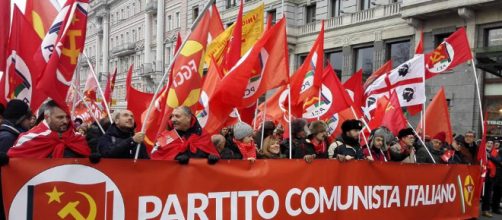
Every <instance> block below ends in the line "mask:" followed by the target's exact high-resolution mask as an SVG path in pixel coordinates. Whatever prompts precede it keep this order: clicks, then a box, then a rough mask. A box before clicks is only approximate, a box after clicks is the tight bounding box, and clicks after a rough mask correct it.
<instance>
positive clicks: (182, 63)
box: [167, 10, 210, 110]
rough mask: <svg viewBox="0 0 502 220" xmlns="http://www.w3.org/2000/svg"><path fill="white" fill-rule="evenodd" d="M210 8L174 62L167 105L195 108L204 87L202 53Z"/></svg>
mask: <svg viewBox="0 0 502 220" xmlns="http://www.w3.org/2000/svg"><path fill="white" fill-rule="evenodd" d="M208 11H209V10H207V11H204V14H202V15H201V16H202V17H201V19H200V21H199V23H198V24H197V27H195V29H194V31H193V32H191V34H190V36H189V37H188V39H187V42H186V43H185V44H184V46H183V47H182V48H180V53H179V55H178V57H176V60H175V61H174V64H173V72H172V74H171V75H172V80H170V86H169V92H168V96H167V105H168V107H169V108H171V109H173V108H176V107H178V106H182V105H183V106H188V107H191V108H193V110H194V109H195V107H197V106H196V104H197V103H198V101H199V98H200V92H201V88H202V83H203V80H202V67H201V66H200V64H201V63H202V62H201V61H202V59H201V58H202V55H203V54H204V49H205V47H206V43H207V38H208V32H209V31H208V29H209V22H210V13H208Z"/></svg>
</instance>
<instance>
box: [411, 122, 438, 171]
mask: <svg viewBox="0 0 502 220" xmlns="http://www.w3.org/2000/svg"><path fill="white" fill-rule="evenodd" d="M406 122H407V123H408V126H410V128H411V130H413V133H415V135H416V136H417V137H418V140H419V141H420V143H421V144H422V145H423V146H424V148H425V150H426V151H427V154H429V157H431V159H432V162H433V163H437V162H436V160H434V157H432V154H431V152H430V151H429V148H427V146H426V145H425V143H424V141H423V140H422V139H420V136H419V135H418V133H417V131H415V129H414V128H413V126H411V124H410V122H409V121H408V120H406Z"/></svg>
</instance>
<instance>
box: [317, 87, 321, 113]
mask: <svg viewBox="0 0 502 220" xmlns="http://www.w3.org/2000/svg"><path fill="white" fill-rule="evenodd" d="M321 95H322V85H321V88H319V102H318V108H321ZM320 118H321V115H320V114H318V115H317V120H318V121H319V120H320Z"/></svg>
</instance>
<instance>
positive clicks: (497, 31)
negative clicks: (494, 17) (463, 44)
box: [486, 27, 502, 47]
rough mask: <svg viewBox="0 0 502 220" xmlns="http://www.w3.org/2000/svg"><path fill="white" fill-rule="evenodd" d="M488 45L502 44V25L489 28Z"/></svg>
mask: <svg viewBox="0 0 502 220" xmlns="http://www.w3.org/2000/svg"><path fill="white" fill-rule="evenodd" d="M486 38H487V39H486V46H488V47H493V46H502V27H499V28H492V29H488V30H487V34H486Z"/></svg>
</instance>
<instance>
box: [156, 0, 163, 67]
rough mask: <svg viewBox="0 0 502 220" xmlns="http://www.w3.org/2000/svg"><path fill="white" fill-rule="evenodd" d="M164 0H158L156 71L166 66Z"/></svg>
mask: <svg viewBox="0 0 502 220" xmlns="http://www.w3.org/2000/svg"><path fill="white" fill-rule="evenodd" d="M164 20H165V19H164V0H157V39H156V41H157V43H156V44H157V50H156V55H155V71H156V72H160V73H162V72H163V68H164Z"/></svg>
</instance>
